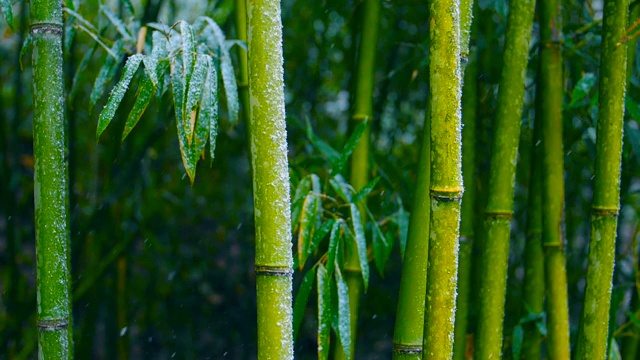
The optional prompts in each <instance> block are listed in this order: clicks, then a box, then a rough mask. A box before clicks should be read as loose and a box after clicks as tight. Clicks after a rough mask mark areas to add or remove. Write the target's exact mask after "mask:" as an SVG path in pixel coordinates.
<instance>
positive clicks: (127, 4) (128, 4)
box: [123, 0, 136, 15]
mask: <svg viewBox="0 0 640 360" xmlns="http://www.w3.org/2000/svg"><path fill="white" fill-rule="evenodd" d="M123 3H124V6H125V8H126V9H127V11H128V12H129V13H130V14H131V15H135V13H136V11H135V9H134V8H133V4H131V0H123Z"/></svg>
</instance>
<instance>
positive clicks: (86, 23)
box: [63, 7, 98, 35]
mask: <svg viewBox="0 0 640 360" xmlns="http://www.w3.org/2000/svg"><path fill="white" fill-rule="evenodd" d="M63 10H64V12H66V13H67V14H69V15H71V16H72V17H73V18H75V19H76V20H78V21H79V22H80V24H82V26H83V27H84V28H85V30H88V31H89V32H91V33H93V34H94V35H97V34H98V29H96V27H95V26H93V24H92V23H91V22H89V21H88V20H87V19H85V18H84V17H83V16H82V15H80V14H78V13H77V12H76V11H75V9H72V8H70V7H66V8H64V9H63Z"/></svg>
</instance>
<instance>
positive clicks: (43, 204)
mask: <svg viewBox="0 0 640 360" xmlns="http://www.w3.org/2000/svg"><path fill="white" fill-rule="evenodd" d="M31 37H32V39H33V42H32V44H33V94H34V96H33V99H34V116H33V154H34V158H35V177H34V187H35V189H34V200H35V230H36V262H37V267H36V277H37V288H36V292H37V298H38V308H37V309H38V310H37V324H38V341H39V346H40V349H39V354H40V357H41V358H44V359H69V358H71V357H72V339H71V323H70V317H71V313H70V310H71V300H70V296H69V294H70V281H69V277H70V275H69V264H70V261H69V255H70V250H69V226H68V225H69V224H68V218H69V217H68V190H67V187H68V184H67V172H68V169H67V162H66V158H65V153H66V150H65V133H64V132H65V124H64V83H63V79H62V73H63V71H62V70H63V68H62V65H63V64H62V8H61V2H60V1H47V0H34V1H32V2H31Z"/></svg>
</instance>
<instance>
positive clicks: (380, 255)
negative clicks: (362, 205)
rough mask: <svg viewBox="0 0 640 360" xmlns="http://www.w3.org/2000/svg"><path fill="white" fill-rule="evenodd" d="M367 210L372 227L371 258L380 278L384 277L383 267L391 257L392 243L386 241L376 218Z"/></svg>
mask: <svg viewBox="0 0 640 360" xmlns="http://www.w3.org/2000/svg"><path fill="white" fill-rule="evenodd" d="M366 209H367V215H368V216H369V219H370V220H371V224H372V226H373V239H372V240H373V241H372V242H373V256H374V260H375V263H376V268H377V269H378V273H380V276H383V275H384V266H385V265H386V263H387V260H389V255H391V248H392V244H393V243H392V242H390V241H388V240H387V237H386V236H385V234H384V233H383V232H382V230H381V229H380V226H378V222H377V221H376V218H375V217H374V216H373V214H372V213H371V211H370V210H369V208H366Z"/></svg>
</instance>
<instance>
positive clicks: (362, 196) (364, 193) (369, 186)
mask: <svg viewBox="0 0 640 360" xmlns="http://www.w3.org/2000/svg"><path fill="white" fill-rule="evenodd" d="M378 181H380V177H379V176H378V177H376V178H375V179H373V180H371V181H369V183H367V185H365V186H364V187H363V188H362V189H360V191H358V192H357V193H356V194H355V195H353V199H352V202H353V203H356V204H357V203H359V202H360V201H362V200H363V199H365V198H366V197H367V196H369V194H370V193H371V191H372V190H373V188H374V187H375V186H376V185H377V184H378Z"/></svg>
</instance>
